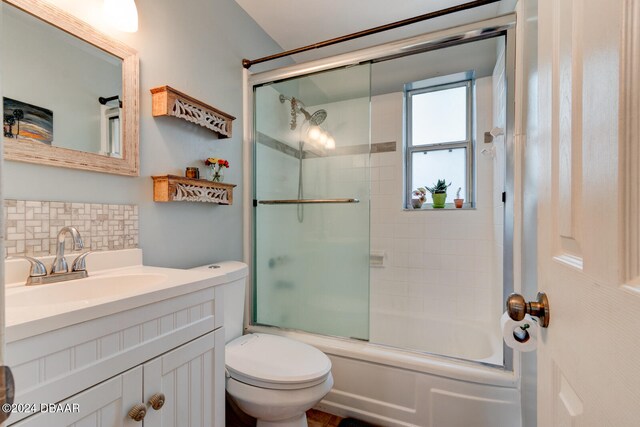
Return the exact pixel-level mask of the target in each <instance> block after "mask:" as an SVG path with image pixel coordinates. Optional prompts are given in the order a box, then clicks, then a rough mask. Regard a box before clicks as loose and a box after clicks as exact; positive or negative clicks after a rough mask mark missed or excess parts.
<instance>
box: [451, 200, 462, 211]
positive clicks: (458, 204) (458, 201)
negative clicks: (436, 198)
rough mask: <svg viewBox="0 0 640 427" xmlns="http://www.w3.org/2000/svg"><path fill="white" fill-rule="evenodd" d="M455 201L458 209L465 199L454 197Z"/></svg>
mask: <svg viewBox="0 0 640 427" xmlns="http://www.w3.org/2000/svg"><path fill="white" fill-rule="evenodd" d="M453 203H454V204H455V205H456V208H457V209H461V208H462V204H463V203H464V199H453Z"/></svg>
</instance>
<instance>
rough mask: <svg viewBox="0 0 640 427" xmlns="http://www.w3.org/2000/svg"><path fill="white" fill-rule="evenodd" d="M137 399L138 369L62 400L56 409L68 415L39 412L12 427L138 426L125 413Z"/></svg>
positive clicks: (139, 380)
mask: <svg viewBox="0 0 640 427" xmlns="http://www.w3.org/2000/svg"><path fill="white" fill-rule="evenodd" d="M141 397H142V367H141V366H138V367H137V368H134V369H131V370H129V371H127V372H125V373H123V374H121V375H118V376H117V377H114V378H111V379H110V380H107V381H104V382H102V383H100V384H98V385H96V386H93V387H91V388H90V389H87V390H85V391H83V392H82V393H79V394H77V395H75V396H73V397H70V398H69V399H66V400H64V401H62V402H61V403H60V404H59V405H60V406H58V408H66V409H68V410H69V412H56V411H47V412H40V413H38V414H36V415H32V416H30V417H29V418H26V419H23V420H22V421H19V422H17V423H15V424H13V425H12V427H71V426H73V427H96V426H102V427H119V426H123V427H134V426H139V425H140V424H138V423H136V422H135V421H133V420H131V419H130V418H129V417H128V416H127V414H128V412H129V410H130V409H131V408H132V407H133V406H134V405H136V404H138V403H141V401H140V398H141ZM43 403H44V402H43ZM74 405H76V406H74ZM38 406H40V403H38Z"/></svg>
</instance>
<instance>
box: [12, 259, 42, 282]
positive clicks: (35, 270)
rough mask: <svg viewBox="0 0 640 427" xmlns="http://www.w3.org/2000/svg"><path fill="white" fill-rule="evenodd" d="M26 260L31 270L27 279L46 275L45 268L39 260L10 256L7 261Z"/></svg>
mask: <svg viewBox="0 0 640 427" xmlns="http://www.w3.org/2000/svg"><path fill="white" fill-rule="evenodd" d="M19 258H22V259H26V260H27V261H29V264H31V270H30V271H29V277H42V276H46V275H47V267H45V265H44V264H43V263H42V261H40V260H39V259H35V258H33V257H30V256H26V255H24V256H18V255H16V256H11V257H9V258H7V259H19Z"/></svg>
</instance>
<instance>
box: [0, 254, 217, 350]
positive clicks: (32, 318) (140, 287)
mask: <svg viewBox="0 0 640 427" xmlns="http://www.w3.org/2000/svg"><path fill="white" fill-rule="evenodd" d="M139 259H140V260H141V259H142V257H141V256H140V257H139ZM10 262H13V260H12V261H10ZM18 262H21V261H18ZM95 264H96V265H97V264H98V263H95ZM105 266H107V265H105ZM20 267H21V268H22V266H20ZM88 270H89V277H87V278H85V279H78V280H70V281H66V282H58V283H51V284H45V285H37V286H25V285H24V282H23V281H20V282H19V283H9V284H7V285H6V292H5V304H6V310H5V324H6V330H5V336H6V341H7V342H12V341H16V340H20V339H24V338H28V337H31V336H35V335H38V334H42V333H46V332H50V331H53V330H55V329H59V328H63V327H66V326H71V325H74V324H78V323H82V322H86V321H88V320H92V319H96V318H99V317H103V316H108V315H111V314H115V313H119V312H122V311H126V310H131V309H134V308H137V307H141V306H143V305H147V304H152V303H155V302H158V301H162V300H165V299H169V298H174V297H177V296H180V295H184V294H187V293H191V292H196V291H199V290H202V289H206V288H210V287H213V286H217V285H220V284H224V283H227V282H228V280H229V279H228V278H227V275H226V274H225V273H224V271H222V269H211V270H181V269H174V268H162V267H150V266H144V265H141V264H139V265H128V266H126V267H120V268H106V269H103V270H97V271H93V272H92V270H91V269H88Z"/></svg>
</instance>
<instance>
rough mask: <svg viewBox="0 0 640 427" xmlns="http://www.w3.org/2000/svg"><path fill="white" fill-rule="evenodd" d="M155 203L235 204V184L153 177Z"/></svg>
mask: <svg viewBox="0 0 640 427" xmlns="http://www.w3.org/2000/svg"><path fill="white" fill-rule="evenodd" d="M151 178H153V201H154V202H204V203H216V204H218V205H231V204H233V187H235V184H226V183H224V182H212V181H207V180H205V179H191V178H185V177H183V176H177V175H162V176H152V177H151Z"/></svg>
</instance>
